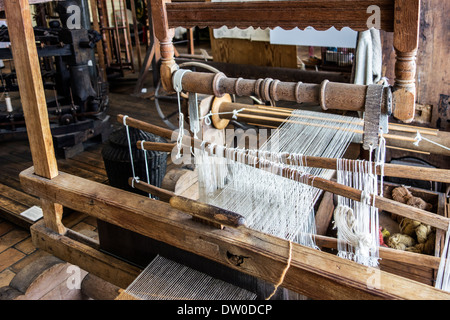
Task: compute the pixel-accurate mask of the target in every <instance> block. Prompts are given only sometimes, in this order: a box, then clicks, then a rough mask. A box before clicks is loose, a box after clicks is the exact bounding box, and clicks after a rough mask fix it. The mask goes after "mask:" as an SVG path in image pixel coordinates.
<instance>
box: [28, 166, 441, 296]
mask: <svg viewBox="0 0 450 320" xmlns="http://www.w3.org/2000/svg"><path fill="white" fill-rule="evenodd" d="M20 180H21V184H22V186H23V187H24V189H25V190H26V191H27V192H29V193H30V194H33V195H35V196H38V197H40V198H43V199H47V200H48V201H58V202H59V203H61V204H62V205H63V206H65V207H68V208H71V209H74V210H77V211H80V212H84V213H86V214H88V215H90V216H93V217H96V218H98V219H101V220H104V221H106V222H109V223H112V224H114V225H117V226H120V227H122V228H125V229H128V230H131V231H134V232H137V233H139V234H142V235H144V236H147V237H150V238H153V239H156V240H159V241H163V242H165V243H167V244H169V245H173V246H175V247H178V248H180V249H183V250H186V251H189V252H193V253H195V254H198V255H200V256H203V257H205V258H208V259H210V260H213V261H216V262H219V263H222V264H224V265H227V266H229V267H231V268H234V269H237V270H240V271H241V272H244V273H247V274H250V275H253V276H256V277H258V278H261V279H264V280H266V281H268V282H271V283H277V282H278V280H279V277H280V274H281V272H282V270H283V269H284V268H285V266H286V262H287V261H288V247H289V246H288V241H287V240H283V239H280V238H276V237H273V236H270V235H267V234H264V233H261V232H257V231H254V230H248V229H245V232H243V231H240V229H233V228H225V229H223V230H220V229H216V228H213V227H210V226H206V225H203V224H199V223H198V222H195V221H193V220H192V219H191V217H190V215H188V214H186V213H184V212H182V211H179V210H176V209H173V208H172V207H171V206H170V205H169V204H167V203H164V202H161V201H158V200H153V199H149V198H148V197H144V196H141V195H137V194H133V193H130V192H126V191H123V190H119V189H116V188H113V187H110V186H106V185H104V184H100V183H96V182H93V181H89V180H86V179H83V178H80V177H76V176H72V175H70V174H66V173H64V172H59V175H58V176H56V177H55V178H53V179H51V180H49V179H46V178H42V177H39V176H37V175H35V174H34V169H33V168H32V167H31V168H29V169H27V170H25V171H23V172H21V174H20ZM35 231H36V234H35V237H33V239H35V240H34V241H36V242H37V243H39V244H40V245H42V246H43V247H45V249H46V250H48V251H49V252H52V251H53V250H57V249H58V250H61V248H59V245H58V243H57V242H51V243H50V242H48V243H45V242H44V241H45V240H44V238H45V239H47V240H48V241H51V240H50V239H49V237H50V235H48V234H46V233H45V232H46V231H45V230H42V229H40V231H39V230H36V229H35ZM58 237H59V239H61V238H62V237H63V236H61V235H59V236H58ZM70 242H73V240H67V242H66V243H70ZM71 250H74V248H73V247H72V249H71ZM55 253H58V254H64V252H61V251H58V252H55ZM72 253H73V255H72V257H73V259H74V261H75V260H77V259H76V256H77V255H78V256H79V254H77V253H76V252H72ZM81 254H83V252H81ZM98 254H100V253H98ZM98 254H97V255H98ZM233 256H242V257H247V258H244V260H243V263H240V264H239V265H236V264H233V263H232V262H231V261H230V257H233ZM66 257H67V256H66ZM90 259H92V257H91V258H90ZM87 262H88V261H82V260H79V259H78V261H77V263H80V264H81V265H80V264H78V265H80V266H81V267H82V266H83V265H84V264H85V263H87ZM91 267H92V266H91ZM372 276H373V275H372V274H370V273H368V272H367V268H366V267H365V266H362V265H359V264H357V263H355V262H352V261H348V260H344V259H340V258H338V257H336V256H335V255H333V254H329V253H325V252H322V251H318V250H315V249H311V248H307V247H303V246H300V245H298V244H295V243H292V261H291V266H290V268H289V271H288V272H287V274H286V277H285V279H284V282H283V287H285V288H287V289H289V290H292V291H295V292H299V293H301V294H305V295H307V296H308V297H311V298H314V299H355V298H357V299H427V298H430V297H433V299H450V293H447V292H443V291H441V290H437V289H435V288H433V287H431V286H428V285H425V284H421V283H418V282H416V281H412V280H409V279H405V278H402V277H400V276H396V275H393V274H390V273H387V272H384V271H380V273H379V276H380V283H379V286H368V285H367V284H368V283H370V281H371V280H370V279H371V277H372ZM405 289H406V290H405Z"/></svg>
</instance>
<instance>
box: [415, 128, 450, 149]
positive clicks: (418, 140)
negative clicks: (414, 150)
mask: <svg viewBox="0 0 450 320" xmlns="http://www.w3.org/2000/svg"><path fill="white" fill-rule="evenodd" d="M415 139H416V142H414V145H415V146H416V147H418V146H419V143H420V141H422V140H425V141H428V142H430V143H432V144H435V145H437V146H438V147H441V148H443V149H446V150H449V151H450V148H449V147H446V146H443V145H442V144H439V143H437V142H434V141H432V140H430V139H427V138H425V137H422V135H421V134H420V132H419V131H417V135H416V138H415Z"/></svg>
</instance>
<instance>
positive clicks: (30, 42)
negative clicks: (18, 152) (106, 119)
mask: <svg viewBox="0 0 450 320" xmlns="http://www.w3.org/2000/svg"><path fill="white" fill-rule="evenodd" d="M4 5H5V11H6V18H7V23H8V32H9V36H10V40H11V50H12V54H13V58H14V65H15V68H16V75H17V82H18V84H19V92H20V99H21V102H22V109H23V113H24V116H25V122H26V127H27V133H28V140H29V144H30V149H31V156H32V158H33V165H34V169H35V173H36V174H37V175H40V176H42V177H45V178H47V179H52V178H54V177H56V176H57V175H58V166H57V163H56V157H55V150H54V147H53V138H52V134H51V131H50V123H49V120H48V111H47V102H46V99H45V93H44V86H43V83H42V76H41V71H40V65H39V58H38V54H37V49H36V41H35V37H34V30H33V26H32V21H31V13H30V5H29V2H28V0H14V1H6V2H5V3H4ZM42 210H43V213H44V216H45V221H46V222H47V223H48V226H49V227H51V228H53V230H54V231H56V232H64V229H65V228H64V226H63V225H62V222H61V217H62V212H63V208H62V206H61V205H59V204H56V203H49V202H48V201H43V202H42Z"/></svg>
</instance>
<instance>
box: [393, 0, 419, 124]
mask: <svg viewBox="0 0 450 320" xmlns="http://www.w3.org/2000/svg"><path fill="white" fill-rule="evenodd" d="M419 18H420V0H395V16H394V49H395V52H396V54H397V57H396V62H395V84H394V90H393V112H394V117H395V118H397V119H398V120H401V121H403V122H411V121H413V120H414V113H415V103H416V80H415V78H416V54H417V48H418V46H419V21H420V20H419Z"/></svg>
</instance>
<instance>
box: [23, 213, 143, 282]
mask: <svg viewBox="0 0 450 320" xmlns="http://www.w3.org/2000/svg"><path fill="white" fill-rule="evenodd" d="M30 232H31V237H32V240H33V245H34V246H35V247H36V248H39V249H41V250H44V251H46V252H48V253H50V254H52V255H54V256H56V257H58V258H60V259H62V260H64V261H67V262H70V263H72V264H74V265H77V266H79V267H80V268H81V269H83V270H86V271H88V272H89V273H92V274H94V275H96V276H97V277H99V278H102V279H103V280H105V281H108V282H110V283H112V284H114V285H116V286H118V287H120V288H127V287H128V285H129V284H130V283H131V282H133V280H134V279H136V277H137V276H138V275H139V274H140V273H141V271H142V270H141V269H139V268H137V267H135V266H132V265H130V264H128V263H126V262H124V261H122V260H119V259H117V258H114V257H112V256H110V255H108V254H105V253H102V252H100V251H99V250H98V249H97V248H96V246H95V245H88V244H85V243H82V242H80V241H78V240H75V239H73V238H71V237H69V236H68V234H59V233H56V232H54V231H52V230H51V229H49V228H47V227H46V226H45V224H44V223H42V221H41V222H37V223H35V224H34V225H33V226H31V228H30ZM71 232H72V233H73V231H71Z"/></svg>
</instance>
